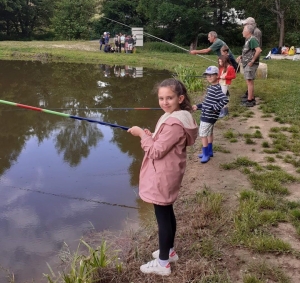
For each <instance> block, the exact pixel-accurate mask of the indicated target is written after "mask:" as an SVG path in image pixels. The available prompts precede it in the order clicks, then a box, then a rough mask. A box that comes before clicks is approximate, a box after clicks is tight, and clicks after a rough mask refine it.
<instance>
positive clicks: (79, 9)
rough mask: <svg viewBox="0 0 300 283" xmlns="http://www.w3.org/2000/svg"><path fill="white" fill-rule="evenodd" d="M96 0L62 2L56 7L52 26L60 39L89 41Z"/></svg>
mask: <svg viewBox="0 0 300 283" xmlns="http://www.w3.org/2000/svg"><path fill="white" fill-rule="evenodd" d="M95 7H96V2H95V0H61V1H58V2H57V4H56V6H55V14H54V17H53V18H52V24H53V28H54V31H55V34H56V35H57V37H58V38H60V39H69V40H70V39H87V38H88V37H89V36H88V35H89V23H90V19H91V17H92V16H93V15H94V12H95Z"/></svg>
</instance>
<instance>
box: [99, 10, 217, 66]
mask: <svg viewBox="0 0 300 283" xmlns="http://www.w3.org/2000/svg"><path fill="white" fill-rule="evenodd" d="M102 18H104V19H108V20H110V21H113V22H116V23H118V24H120V25H123V26H126V27H129V28H130V29H131V27H130V26H128V25H125V24H123V23H120V22H118V21H115V20H112V19H110V18H107V17H103V16H102ZM144 34H145V35H148V36H150V37H153V38H155V39H158V40H161V41H163V42H166V43H168V44H171V45H173V46H175V47H177V48H179V49H181V50H184V51H187V52H190V51H189V50H188V49H186V48H183V47H181V46H179V45H176V44H174V43H171V42H169V41H166V40H164V39H161V38H159V37H156V36H154V35H152V34H150V33H147V32H144ZM196 55H197V56H200V57H202V58H204V59H206V60H209V61H211V62H214V63H216V61H214V60H212V59H209V58H207V57H205V56H203V55H200V54H196Z"/></svg>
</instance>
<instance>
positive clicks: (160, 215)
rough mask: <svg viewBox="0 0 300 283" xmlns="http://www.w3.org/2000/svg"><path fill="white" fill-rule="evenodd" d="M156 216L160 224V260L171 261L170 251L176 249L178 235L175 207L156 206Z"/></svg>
mask: <svg viewBox="0 0 300 283" xmlns="http://www.w3.org/2000/svg"><path fill="white" fill-rule="evenodd" d="M154 211H155V216H156V220H157V224H158V239H159V258H160V259H161V260H168V259H169V251H170V249H171V248H173V247H174V239H175V233H176V218H175V214H174V210H173V205H172V204H170V205H157V204H154Z"/></svg>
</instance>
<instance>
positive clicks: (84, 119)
mask: <svg viewBox="0 0 300 283" xmlns="http://www.w3.org/2000/svg"><path fill="white" fill-rule="evenodd" d="M0 103H3V104H7V105H11V106H17V107H20V108H24V109H28V110H34V111H39V112H44V113H48V114H53V115H58V116H62V117H66V118H72V119H76V120H81V121H87V122H90V123H97V124H100V125H104V126H109V127H112V128H120V129H122V130H125V131H127V130H128V129H129V127H125V126H120V125H117V124H111V123H106V122H100V121H97V120H92V119H89V118H84V117H79V116H74V115H69V114H66V113H62V112H56V111H52V110H48V109H45V108H39V107H34V106H30V105H25V104H19V103H15V102H10V101H6V100H0Z"/></svg>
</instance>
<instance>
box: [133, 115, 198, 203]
mask: <svg viewBox="0 0 300 283" xmlns="http://www.w3.org/2000/svg"><path fill="white" fill-rule="evenodd" d="M175 112H176V113H175ZM197 135H198V126H197V124H196V122H195V120H194V119H193V117H192V115H191V114H190V113H189V112H188V111H185V110H180V111H174V112H173V113H172V114H170V113H165V114H164V115H163V116H162V117H161V118H160V119H159V121H158V123H157V125H156V130H155V132H154V134H153V135H152V137H151V136H148V135H146V134H145V135H143V136H142V139H141V146H142V148H143V150H144V151H145V156H144V159H143V163H142V167H141V171H140V183H139V194H140V197H141V199H142V200H144V201H145V202H148V203H154V204H158V205H169V204H172V203H174V202H175V200H176V199H177V196H178V192H179V189H180V186H181V181H182V178H183V174H184V171H185V167H186V147H187V146H188V145H192V144H194V143H195V140H196V138H197Z"/></svg>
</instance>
